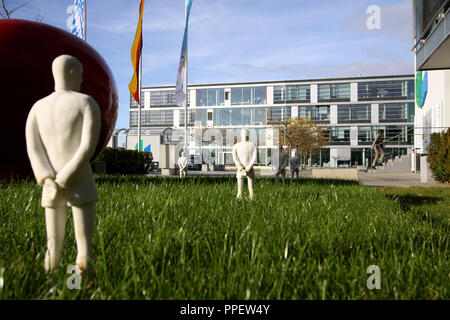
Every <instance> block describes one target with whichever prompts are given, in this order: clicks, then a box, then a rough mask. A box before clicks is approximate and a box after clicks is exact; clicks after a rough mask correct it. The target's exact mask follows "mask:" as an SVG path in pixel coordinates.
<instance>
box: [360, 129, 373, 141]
mask: <svg viewBox="0 0 450 320" xmlns="http://www.w3.org/2000/svg"><path fill="white" fill-rule="evenodd" d="M371 132H372V127H358V144H365V145H367V144H372V136H371Z"/></svg>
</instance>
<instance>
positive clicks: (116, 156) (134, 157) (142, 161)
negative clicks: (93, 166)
mask: <svg viewBox="0 0 450 320" xmlns="http://www.w3.org/2000/svg"><path fill="white" fill-rule="evenodd" d="M152 160H153V156H152V153H151V152H138V151H135V150H124V149H116V148H106V149H105V150H103V152H102V153H101V154H100V155H99V156H98V158H97V160H96V161H103V162H105V165H106V173H107V174H146V173H148V172H149V170H150V169H151V167H152Z"/></svg>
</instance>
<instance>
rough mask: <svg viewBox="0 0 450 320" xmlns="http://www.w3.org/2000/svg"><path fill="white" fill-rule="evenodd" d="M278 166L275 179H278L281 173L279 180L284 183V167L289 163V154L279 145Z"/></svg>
mask: <svg viewBox="0 0 450 320" xmlns="http://www.w3.org/2000/svg"><path fill="white" fill-rule="evenodd" d="M278 159H279V161H278V168H277V172H276V173H275V179H276V180H277V181H278V176H279V175H281V181H282V182H283V183H284V182H285V180H286V168H287V166H288V164H289V154H288V153H287V152H284V151H283V147H282V146H280V147H279V150H278Z"/></svg>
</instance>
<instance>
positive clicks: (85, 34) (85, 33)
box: [84, 0, 87, 41]
mask: <svg viewBox="0 0 450 320" xmlns="http://www.w3.org/2000/svg"><path fill="white" fill-rule="evenodd" d="M84 41H87V0H85V1H84Z"/></svg>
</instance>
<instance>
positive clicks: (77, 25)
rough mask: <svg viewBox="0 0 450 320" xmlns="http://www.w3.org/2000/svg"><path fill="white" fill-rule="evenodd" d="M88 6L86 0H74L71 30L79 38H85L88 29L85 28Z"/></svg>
mask: <svg viewBox="0 0 450 320" xmlns="http://www.w3.org/2000/svg"><path fill="white" fill-rule="evenodd" d="M85 6H86V0H74V1H73V20H72V26H71V27H72V29H71V30H70V31H71V32H72V33H73V34H74V35H76V36H77V37H78V38H81V39H84V38H85V34H86V30H85V28H84V27H85V24H84V22H85V19H86V17H85V16H84V8H85Z"/></svg>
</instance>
